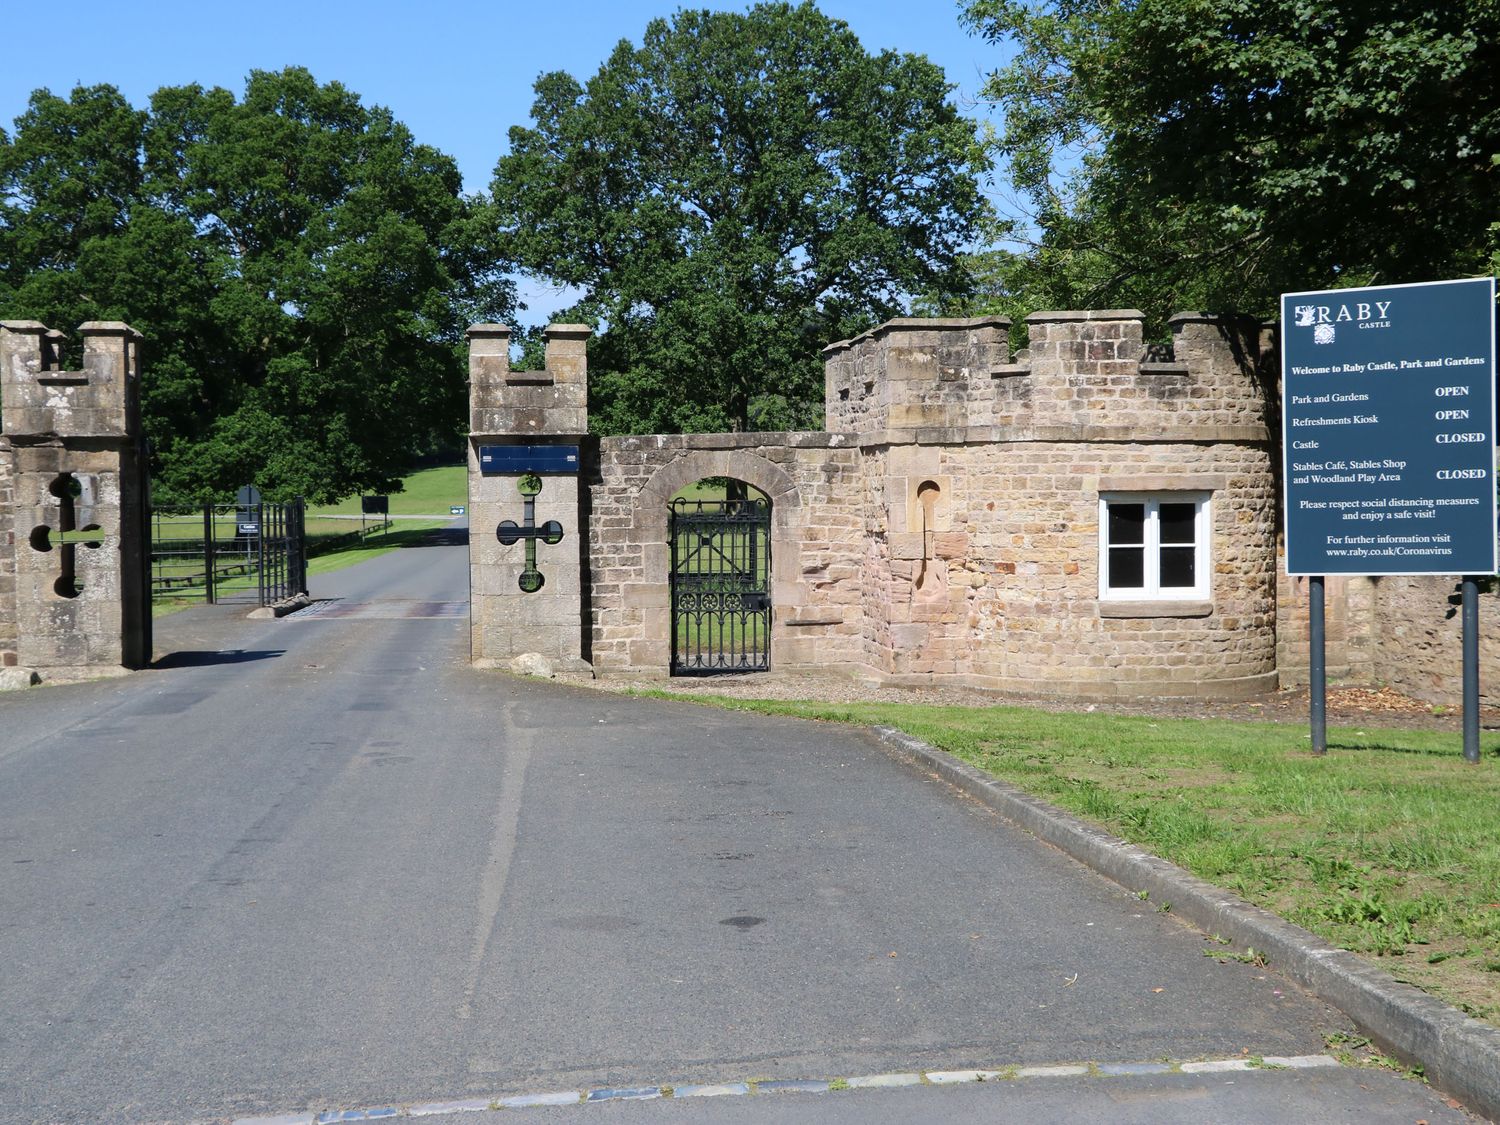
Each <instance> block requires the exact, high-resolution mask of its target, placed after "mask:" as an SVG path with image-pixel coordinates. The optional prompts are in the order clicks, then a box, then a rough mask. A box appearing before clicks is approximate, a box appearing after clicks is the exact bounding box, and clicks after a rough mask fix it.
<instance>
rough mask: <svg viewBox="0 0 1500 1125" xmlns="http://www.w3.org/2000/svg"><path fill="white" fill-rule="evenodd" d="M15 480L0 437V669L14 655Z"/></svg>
mask: <svg viewBox="0 0 1500 1125" xmlns="http://www.w3.org/2000/svg"><path fill="white" fill-rule="evenodd" d="M15 504H16V477H15V458H14V453H13V451H12V449H11V445H10V439H9V438H6V437H3V436H0V668H14V667H15V666H16V665H17V663H18V662H19V657H18V655H17V651H16V529H15Z"/></svg>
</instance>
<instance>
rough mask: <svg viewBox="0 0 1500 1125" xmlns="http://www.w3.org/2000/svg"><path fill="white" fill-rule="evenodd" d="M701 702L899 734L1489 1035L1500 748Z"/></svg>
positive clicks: (1210, 724) (1091, 717)
mask: <svg viewBox="0 0 1500 1125" xmlns="http://www.w3.org/2000/svg"><path fill="white" fill-rule="evenodd" d="M674 698H680V697H675V696H674ZM698 698H700V699H703V701H705V702H712V703H714V704H716V705H718V706H723V707H729V708H735V709H742V710H751V711H758V712H763V713H768V714H783V715H799V716H803V717H806V718H813V719H824V720H831V721H837V722H854V723H867V724H877V725H880V726H889V727H895V728H897V729H899V730H903V731H905V732H907V733H908V734H911V735H914V736H915V737H917V738H920V739H923V740H924V741H926V742H928V743H931V744H932V745H934V746H938V747H941V748H942V749H944V750H947V751H949V752H951V753H953V754H955V755H956V756H958V757H960V758H962V759H964V760H965V761H967V762H971V763H972V764H974V765H976V766H978V767H979V768H981V769H984V770H987V771H988V772H990V773H991V774H993V775H995V776H996V777H1000V778H1003V779H1005V780H1006V781H1009V782H1012V783H1013V784H1015V785H1016V786H1018V787H1020V788H1022V789H1025V790H1027V791H1028V792H1031V793H1034V794H1036V795H1037V796H1039V797H1043V798H1045V799H1046V800H1049V801H1051V802H1053V803H1054V804H1057V805H1059V806H1061V807H1063V808H1065V809H1068V810H1069V811H1071V812H1073V813H1076V814H1078V815H1080V816H1082V817H1084V818H1086V819H1088V820H1091V821H1093V822H1095V823H1097V824H1099V825H1101V826H1103V827H1105V828H1106V829H1108V830H1109V831H1111V832H1113V833H1115V834H1116V835H1118V836H1121V837H1124V838H1125V839H1127V840H1130V841H1132V842H1133V843H1136V844H1140V845H1141V846H1143V847H1146V848H1149V849H1150V850H1151V851H1153V852H1155V853H1156V854H1158V855H1161V856H1163V857H1165V858H1166V859H1169V860H1171V861H1173V862H1174V863H1177V864H1179V865H1180V866H1182V867H1185V868H1187V869H1188V870H1189V871H1192V872H1194V873H1195V874H1197V875H1199V876H1201V877H1203V878H1205V879H1208V880H1210V881H1211V882H1214V883H1217V884H1218V885H1220V886H1223V887H1226V888H1229V889H1230V890H1233V891H1235V892H1237V893H1239V894H1240V895H1242V896H1243V897H1245V898H1247V899H1249V900H1250V901H1252V902H1255V903H1258V904H1260V905H1262V906H1265V907H1268V908H1269V909H1271V910H1274V911H1275V912H1277V913H1278V914H1280V915H1282V916H1283V917H1285V918H1288V919H1290V920H1291V921H1293V922H1296V923H1297V924H1299V925H1301V926H1304V927H1306V928H1307V929H1309V930H1312V931H1313V932H1314V933H1317V934H1319V935H1321V936H1323V937H1324V938H1326V939H1328V940H1329V941H1332V942H1334V943H1335V944H1337V945H1340V946H1343V947H1345V948H1347V949H1351V950H1354V951H1356V952H1359V953H1362V954H1365V955H1367V956H1369V957H1371V958H1374V959H1376V960H1378V961H1379V963H1380V964H1381V966H1382V967H1383V968H1385V969H1386V970H1387V971H1389V972H1391V973H1392V974H1394V975H1395V976H1396V977H1398V978H1400V979H1402V980H1406V981H1409V982H1411V983H1412V984H1415V985H1417V986H1418V987H1420V988H1423V989H1426V990H1427V991H1430V992H1432V993H1434V994H1435V995H1438V996H1441V997H1443V998H1444V999H1446V1000H1448V1001H1449V1002H1450V1003H1453V1004H1455V1005H1457V1006H1458V1007H1461V1008H1463V1009H1464V1010H1465V1011H1468V1012H1470V1013H1471V1014H1473V1015H1476V1016H1478V1017H1480V1018H1482V1019H1487V1020H1489V1021H1491V1022H1493V1023H1500V815H1497V811H1500V734H1497V733H1490V732H1486V733H1485V735H1484V737H1483V739H1482V749H1483V758H1482V761H1481V763H1480V764H1479V765H1478V766H1471V765H1467V764H1466V763H1465V762H1464V761H1463V759H1462V757H1461V754H1460V748H1461V742H1460V739H1459V737H1458V736H1457V735H1455V734H1449V733H1434V732H1424V731H1405V730H1382V729H1374V728H1365V729H1361V728H1352V727H1346V728H1333V729H1331V730H1330V732H1329V751H1328V754H1327V755H1326V756H1324V757H1316V756H1314V755H1313V754H1311V753H1310V752H1309V751H1308V750H1307V740H1306V737H1305V729H1304V728H1299V727H1294V726H1286V725H1277V724H1272V723H1245V722H1228V721H1210V720H1202V721H1199V720H1190V719H1151V718H1140V717H1124V716H1111V715H1100V714H1084V713H1072V714H1055V713H1050V712H1045V713H1044V712H1039V711H1032V710H1028V709H1025V708H1020V707H976V708H964V707H933V706H921V705H906V704H874V703H872V704H852V705H843V704H839V705H830V704H823V703H812V702H782V701H746V700H740V699H734V700H731V699H722V698H704V697H698Z"/></svg>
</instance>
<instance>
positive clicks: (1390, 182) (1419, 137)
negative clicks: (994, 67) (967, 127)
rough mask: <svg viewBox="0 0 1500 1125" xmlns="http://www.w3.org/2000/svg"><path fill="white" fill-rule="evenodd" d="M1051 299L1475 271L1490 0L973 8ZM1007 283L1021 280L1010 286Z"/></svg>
mask: <svg viewBox="0 0 1500 1125" xmlns="http://www.w3.org/2000/svg"><path fill="white" fill-rule="evenodd" d="M964 19H965V21H966V22H967V23H968V25H969V26H970V27H971V28H972V29H974V30H975V31H976V32H978V33H979V34H981V35H983V36H984V37H986V38H988V39H991V40H994V41H996V42H999V41H1002V40H1007V39H1010V40H1014V42H1015V44H1016V46H1017V48H1018V50H1017V53H1016V55H1015V57H1014V59H1013V60H1012V62H1010V63H1009V64H1008V65H1006V66H1005V67H1002V68H1001V69H1000V70H998V71H997V72H996V73H995V74H994V75H992V76H991V78H990V80H989V82H988V85H987V87H986V92H987V94H988V96H989V97H991V98H993V99H994V100H995V101H996V102H997V103H998V104H999V105H1000V107H1001V108H1002V109H1003V111H1004V114H1005V122H1004V126H1003V130H1002V134H1001V136H1000V148H1001V150H1002V152H1003V153H1004V154H1005V155H1006V156H1007V157H1008V159H1009V170H1010V175H1011V177H1012V179H1013V181H1014V183H1015V185H1016V186H1017V188H1018V189H1019V191H1020V192H1021V194H1022V196H1023V197H1024V198H1025V200H1026V201H1027V203H1028V205H1029V212H1030V213H1029V216H1028V217H1029V219H1030V220H1031V221H1032V223H1033V229H1034V230H1035V231H1037V232H1038V235H1037V237H1036V238H1035V241H1034V244H1033V246H1032V247H1031V252H1030V253H1029V254H1027V255H1026V259H1027V260H1026V266H1025V269H1023V270H1022V271H1021V273H1022V277H1021V278H1020V279H1019V284H1020V285H1021V286H1022V287H1026V288H1029V289H1031V290H1032V291H1035V292H1040V293H1043V294H1047V295H1050V296H1052V297H1054V298H1055V299H1057V300H1061V301H1068V302H1073V301H1076V302H1079V303H1082V304H1090V305H1097V304H1130V305H1136V306H1139V307H1141V308H1143V309H1147V310H1148V311H1151V312H1153V313H1154V314H1156V315H1157V316H1160V315H1162V314H1163V313H1165V312H1168V311H1170V310H1171V309H1172V308H1173V307H1174V306H1175V307H1190V306H1193V305H1198V306H1210V307H1221V308H1222V307H1230V306H1235V307H1239V308H1242V309H1244V310H1246V311H1250V312H1258V313H1264V314H1269V313H1271V312H1273V311H1274V308H1275V300H1276V295H1277V294H1278V293H1280V292H1283V291H1288V290H1295V289H1307V288H1319V287H1323V286H1339V285H1352V284H1370V283H1381V282H1385V283H1392V282H1402V281H1423V280H1430V279H1434V278H1440V277H1447V276H1455V275H1466V274H1472V273H1475V272H1483V271H1485V270H1487V269H1489V268H1491V267H1492V262H1491V260H1490V257H1491V254H1493V253H1494V252H1495V250H1496V249H1497V243H1496V241H1495V237H1496V232H1497V230H1500V228H1497V227H1496V226H1492V224H1494V223H1495V221H1496V220H1497V219H1500V207H1497V203H1496V200H1497V187H1500V178H1497V177H1500V167H1497V160H1500V155H1497V154H1500V87H1497V84H1496V82H1495V75H1496V74H1497V73H1500V6H1497V5H1495V4H1494V3H1493V0H1454V2H1452V3H1448V4H1442V5H1434V4H1429V3H1425V2H1421V0H1388V2H1385V3H1379V4H1370V3H1366V2H1364V0H1320V2H1318V3H1313V2H1312V0H1138V2H1134V3H1125V2H1122V0H1054V2H1050V3H1027V2H1020V0H969V2H968V3H967V4H966V5H965V9H964ZM1013 280H1016V279H1013Z"/></svg>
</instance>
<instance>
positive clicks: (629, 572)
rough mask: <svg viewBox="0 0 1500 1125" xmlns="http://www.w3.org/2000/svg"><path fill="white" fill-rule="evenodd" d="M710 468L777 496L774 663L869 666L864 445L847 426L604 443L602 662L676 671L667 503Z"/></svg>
mask: <svg viewBox="0 0 1500 1125" xmlns="http://www.w3.org/2000/svg"><path fill="white" fill-rule="evenodd" d="M704 477H732V478H734V479H736V480H742V481H744V482H745V483H747V484H750V485H753V486H754V487H755V488H758V489H759V490H760V491H762V492H764V493H765V494H766V495H767V496H769V497H770V500H771V580H772V587H771V605H772V627H771V664H772V666H773V667H797V666H806V665H819V664H823V665H829V664H832V665H847V666H850V667H854V666H857V665H858V664H859V663H860V660H861V652H862V646H861V644H860V638H861V632H862V622H861V620H860V613H861V594H862V590H861V584H860V571H859V566H858V563H857V560H858V559H859V558H860V555H861V552H862V550H863V546H864V543H863V540H864V536H863V521H862V516H861V511H860V503H859V489H860V455H859V452H858V451H857V450H856V449H854V448H853V447H852V446H850V445H849V444H848V443H847V442H845V441H844V440H843V439H842V437H841V435H837V434H826V433H800V434H678V435H669V436H655V437H623V438H606V439H604V440H603V441H601V442H600V443H599V450H598V458H597V462H596V465H595V471H594V473H593V475H592V478H591V479H590V481H589V485H590V494H591V496H592V501H591V503H592V509H593V511H592V519H591V524H590V527H591V531H590V539H589V555H590V559H589V565H590V570H591V583H590V589H591V598H592V614H593V633H592V650H593V666H594V669H595V671H596V672H600V673H607V672H623V671H648V672H659V673H661V674H663V675H665V674H666V672H667V668H668V664H669V661H670V657H671V631H670V630H671V620H670V603H671V590H670V586H669V585H668V571H669V568H670V566H671V557H670V548H669V545H668V537H667V505H668V503H669V502H670V500H671V498H672V496H673V494H674V493H676V492H677V491H678V490H679V489H681V488H684V487H685V486H687V485H690V484H692V483H694V482H695V481H698V480H701V479H702V478H704Z"/></svg>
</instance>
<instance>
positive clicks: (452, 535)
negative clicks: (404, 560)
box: [401, 527, 469, 547]
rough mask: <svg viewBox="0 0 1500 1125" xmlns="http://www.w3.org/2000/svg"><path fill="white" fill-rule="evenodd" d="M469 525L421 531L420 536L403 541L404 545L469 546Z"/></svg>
mask: <svg viewBox="0 0 1500 1125" xmlns="http://www.w3.org/2000/svg"><path fill="white" fill-rule="evenodd" d="M468 545H469V529H468V528H467V527H437V528H433V529H432V530H430V531H424V532H422V533H421V536H420V538H417V539H415V540H412V541H410V542H406V543H402V544H401V546H402V547H467V546H468Z"/></svg>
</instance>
